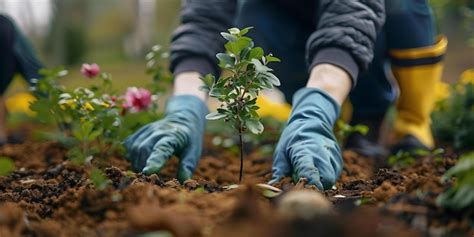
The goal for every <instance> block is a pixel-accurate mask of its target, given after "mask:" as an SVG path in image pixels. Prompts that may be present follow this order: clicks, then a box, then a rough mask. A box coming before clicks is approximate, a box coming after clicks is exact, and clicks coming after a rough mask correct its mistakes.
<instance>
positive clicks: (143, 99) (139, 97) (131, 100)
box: [122, 87, 152, 113]
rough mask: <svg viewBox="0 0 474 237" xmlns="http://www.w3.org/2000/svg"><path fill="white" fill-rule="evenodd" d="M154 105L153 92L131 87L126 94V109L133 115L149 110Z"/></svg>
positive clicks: (124, 105)
mask: <svg viewBox="0 0 474 237" xmlns="http://www.w3.org/2000/svg"><path fill="white" fill-rule="evenodd" d="M151 103H152V95H151V92H150V91H149V90H147V89H144V88H136V87H129V88H128V89H127V92H126V93H125V103H124V104H123V105H122V107H123V108H124V109H127V110H129V111H130V112H132V113H135V112H140V111H142V110H145V109H148V107H150V105H151Z"/></svg>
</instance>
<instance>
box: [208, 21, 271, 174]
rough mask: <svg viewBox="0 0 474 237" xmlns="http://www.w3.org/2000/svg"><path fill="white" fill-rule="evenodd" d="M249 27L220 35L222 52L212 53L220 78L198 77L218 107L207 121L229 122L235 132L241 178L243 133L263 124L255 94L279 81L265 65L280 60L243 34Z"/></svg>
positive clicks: (252, 131)
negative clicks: (218, 68) (223, 51)
mask: <svg viewBox="0 0 474 237" xmlns="http://www.w3.org/2000/svg"><path fill="white" fill-rule="evenodd" d="M250 29H252V27H248V28H245V29H242V30H240V29H237V28H231V29H229V30H228V32H222V33H221V35H222V37H224V38H225V39H226V40H227V43H226V44H225V45H224V47H225V49H226V52H225V53H218V54H217V55H216V57H217V59H218V60H219V67H220V68H221V69H222V70H223V71H225V72H226V73H224V74H223V75H224V76H223V77H221V78H219V79H218V80H216V78H215V77H214V76H213V75H211V74H208V75H206V76H204V77H203V78H202V80H203V81H204V83H205V86H204V87H203V89H204V90H207V91H209V96H210V97H214V98H217V99H218V100H219V101H220V102H221V105H220V108H218V109H217V111H216V112H212V113H210V114H208V115H207V116H206V118H207V119H208V120H218V119H224V121H226V122H229V123H231V124H232V127H233V128H234V129H235V130H236V131H237V132H238V134H239V146H240V174H239V182H241V181H242V174H243V159H244V154H243V150H244V143H243V141H242V136H243V133H244V132H246V131H247V130H249V131H250V132H251V133H254V134H259V133H262V131H263V125H262V123H261V122H260V117H259V116H258V114H257V109H258V106H257V105H256V100H257V96H258V94H259V93H260V91H261V90H263V89H272V88H273V87H274V86H279V85H280V80H278V78H277V77H276V76H275V75H274V74H273V73H272V69H271V68H269V67H268V66H267V65H268V64H269V63H271V62H279V61H280V60H279V59H278V58H276V57H274V56H272V55H271V54H268V55H266V56H265V53H264V51H263V49H262V48H260V47H255V45H254V42H253V40H252V39H251V38H249V37H247V36H245V35H246V34H247V33H248V31H249V30H250Z"/></svg>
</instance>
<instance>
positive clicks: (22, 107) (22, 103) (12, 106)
mask: <svg viewBox="0 0 474 237" xmlns="http://www.w3.org/2000/svg"><path fill="white" fill-rule="evenodd" d="M35 100H36V99H35V97H34V96H33V95H32V94H30V93H27V92H20V93H16V94H14V95H12V96H9V97H8V98H7V99H6V101H5V105H6V107H7V111H8V112H9V113H24V114H27V115H29V116H34V115H35V114H34V112H33V111H31V110H30V102H33V101H35Z"/></svg>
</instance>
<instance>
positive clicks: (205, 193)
mask: <svg viewBox="0 0 474 237" xmlns="http://www.w3.org/2000/svg"><path fill="white" fill-rule="evenodd" d="M205 148H206V149H205V151H204V155H203V158H202V159H201V161H200V163H199V166H198V168H197V170H196V172H195V175H194V177H193V180H188V181H186V182H185V183H184V184H180V183H179V182H178V181H177V180H176V179H175V178H174V177H175V175H176V172H177V164H178V161H177V159H171V160H170V161H169V163H168V164H167V166H165V167H166V168H164V169H163V170H162V172H161V173H160V175H151V176H144V175H142V174H139V173H134V172H130V171H129V170H130V166H129V164H128V162H126V161H125V160H124V159H122V158H120V157H111V158H109V159H107V160H105V159H98V160H94V163H96V164H97V165H98V166H99V167H101V168H102V169H103V170H104V173H105V174H106V176H107V177H108V178H109V179H110V180H111V185H110V186H109V187H107V188H106V189H104V190H99V189H97V188H95V187H94V185H93V184H92V183H91V181H90V180H89V179H88V173H89V172H90V168H89V167H87V166H84V167H82V166H76V165H73V164H72V163H70V162H69V161H67V160H66V158H65V154H66V151H65V150H64V149H63V148H62V147H61V146H59V145H58V144H56V143H51V142H48V143H36V142H26V143H24V144H19V145H5V146H3V147H1V148H0V155H2V156H8V157H11V158H12V159H13V160H14V161H15V165H16V167H17V170H16V171H15V172H14V173H12V174H11V175H9V176H7V177H0V203H1V207H0V236H13V237H14V236H92V237H93V236H139V235H140V234H143V233H149V232H155V231H162V232H167V233H171V234H172V235H173V236H224V235H225V236H308V235H314V234H315V233H317V234H318V236H395V235H396V236H417V235H418V234H426V233H432V232H433V231H438V232H439V231H448V230H449V231H451V230H453V229H456V230H461V231H465V230H467V229H468V228H469V223H468V222H467V221H466V220H468V217H467V216H466V215H459V213H451V212H449V211H447V210H444V209H442V208H439V207H438V206H437V205H436V204H435V198H436V196H437V195H438V194H439V193H440V192H442V191H443V190H444V189H445V187H444V186H443V185H442V184H441V183H440V182H439V177H440V176H441V175H442V174H443V173H444V171H445V170H446V169H448V168H449V167H451V166H452V165H454V163H455V159H453V158H450V157H447V158H445V159H444V160H443V161H442V162H435V161H433V160H432V159H430V158H423V159H420V160H419V161H418V162H417V163H416V164H415V165H413V166H410V167H406V168H401V169H387V168H386V169H375V168H374V165H373V161H371V160H370V159H366V158H364V157H360V156H358V155H356V154H355V153H352V152H344V161H345V167H344V170H343V172H342V174H341V179H340V180H339V181H338V183H337V184H336V186H335V188H334V189H333V190H329V191H326V192H325V195H326V196H327V198H328V199H329V200H330V201H332V202H333V204H334V205H335V207H336V210H337V211H336V212H331V213H330V214H325V215H322V216H321V215H317V216H314V217H312V218H310V219H294V218H293V219H289V218H287V217H285V216H284V215H280V214H279V213H278V212H277V211H276V210H277V208H276V205H278V198H275V199H268V198H265V197H264V196H262V195H261V191H260V190H258V189H256V188H255V187H254V186H253V185H252V184H255V183H266V182H268V181H269V180H270V178H271V155H270V156H267V157H262V156H261V153H260V152H258V151H252V152H250V153H249V154H248V155H247V156H246V157H247V158H246V160H245V161H244V162H245V164H244V165H245V169H244V171H245V175H244V180H245V181H244V182H245V183H246V184H248V185H241V186H240V187H238V188H235V189H233V188H229V186H228V185H230V184H235V183H237V181H238V173H239V162H240V161H239V159H237V158H236V156H235V155H234V154H232V153H231V152H229V151H228V150H225V149H221V148H216V147H213V146H212V144H211V143H210V138H207V139H206V145H205ZM277 186H278V187H281V188H282V189H284V190H289V189H291V188H293V187H294V185H293V184H292V182H291V179H289V178H287V179H284V180H282V181H281V182H280V183H279V184H278V185H277ZM300 188H301V187H300ZM284 192H286V191H284ZM420 193H422V194H423V195H419V194H420ZM374 227H376V228H374ZM354 230H357V231H354ZM413 230H416V231H413Z"/></svg>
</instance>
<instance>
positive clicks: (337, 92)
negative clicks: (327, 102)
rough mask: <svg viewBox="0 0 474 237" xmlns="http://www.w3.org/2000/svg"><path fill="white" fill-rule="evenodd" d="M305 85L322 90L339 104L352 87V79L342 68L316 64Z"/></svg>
mask: <svg viewBox="0 0 474 237" xmlns="http://www.w3.org/2000/svg"><path fill="white" fill-rule="evenodd" d="M306 87H309V88H318V89H321V90H324V91H325V92H327V93H328V94H329V95H330V96H331V97H333V98H334V99H335V100H336V101H337V102H338V103H339V105H341V104H342V103H343V102H344V100H345V99H346V98H347V95H348V94H349V92H350V90H351V88H352V80H351V77H350V76H349V74H348V73H347V72H346V71H344V70H343V69H342V68H339V67H337V66H335V65H332V64H326V63H325V64H318V65H316V66H314V67H313V69H312V70H311V74H310V76H309V79H308V82H307V84H306Z"/></svg>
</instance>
